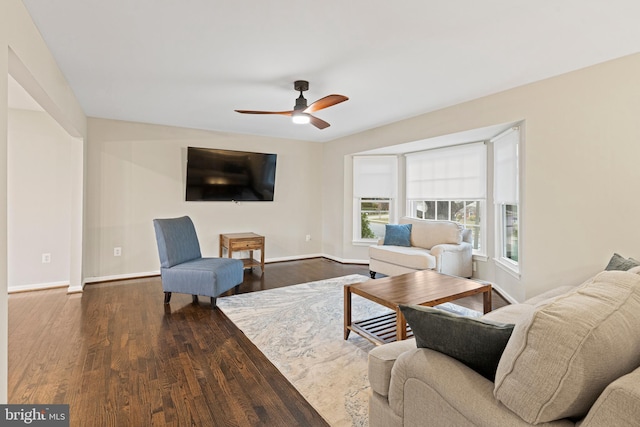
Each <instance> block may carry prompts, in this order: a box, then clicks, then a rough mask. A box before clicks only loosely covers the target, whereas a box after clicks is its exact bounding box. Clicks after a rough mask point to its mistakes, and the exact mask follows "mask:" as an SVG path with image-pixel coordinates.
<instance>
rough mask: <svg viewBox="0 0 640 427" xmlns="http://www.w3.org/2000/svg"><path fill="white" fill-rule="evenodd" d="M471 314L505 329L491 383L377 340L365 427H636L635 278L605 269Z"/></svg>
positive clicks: (639, 416)
mask: <svg viewBox="0 0 640 427" xmlns="http://www.w3.org/2000/svg"><path fill="white" fill-rule="evenodd" d="M481 319H483V320H486V321H493V322H501V323H509V324H514V325H515V327H514V328H513V332H512V334H511V336H510V338H509V339H508V343H507V344H506V347H505V348H504V352H503V353H502V354H501V356H498V357H499V362H498V364H497V370H496V373H495V379H494V381H491V380H490V379H487V378H485V377H484V376H482V375H480V374H479V373H478V372H476V371H474V370H473V369H471V368H470V367H468V366H467V365H465V364H463V363H461V362H459V361H458V360H456V359H454V358H452V357H449V356H447V355H446V354H444V353H441V352H438V351H435V350H432V349H429V348H416V342H417V340H415V339H410V340H405V341H399V342H393V343H390V344H385V345H382V346H380V347H377V348H375V349H373V350H372V351H371V352H370V353H369V382H370V383H371V389H372V393H371V396H370V401H369V425H370V426H371V427H378V426H379V427H392V426H491V427H502V426H504V427H513V426H530V425H539V426H543V425H544V426H579V427H609V426H639V425H640V356H639V355H640V275H638V274H634V273H631V272H624V271H605V272H603V273H600V274H598V275H597V276H595V277H594V278H592V279H590V280H588V281H587V282H585V283H584V284H583V285H581V286H579V287H562V288H558V289H554V290H552V291H549V292H546V293H544V294H542V295H539V296H538V297H535V298H532V299H530V300H528V301H526V302H524V303H520V304H513V305H509V306H505V307H502V308H500V309H497V310H495V311H492V312H490V313H488V314H486V315H484V316H483V317H482V318H481Z"/></svg>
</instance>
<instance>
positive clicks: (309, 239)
mask: <svg viewBox="0 0 640 427" xmlns="http://www.w3.org/2000/svg"><path fill="white" fill-rule="evenodd" d="M306 239H307V242H310V241H311V234H307V237H306Z"/></svg>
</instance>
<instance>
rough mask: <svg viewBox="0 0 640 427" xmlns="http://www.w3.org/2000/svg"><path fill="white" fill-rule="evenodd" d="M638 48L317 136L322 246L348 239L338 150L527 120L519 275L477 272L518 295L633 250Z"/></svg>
mask: <svg viewBox="0 0 640 427" xmlns="http://www.w3.org/2000/svg"><path fill="white" fill-rule="evenodd" d="M638 75H640V54H636V55H632V56H629V57H624V58H620V59H617V60H614V61H610V62H607V63H604V64H600V65H597V66H593V67H589V68H586V69H583V70H578V71H575V72H572V73H568V74H565V75H562V76H558V77H554V78H551V79H548V80H544V81H540V82H537V83H533V84H530V85H526V86H522V87H519V88H516V89H513V90H509V91H505V92H502V93H498V94H495V95H491V96H487V97H484V98H480V99H477V100H474V101H471V102H466V103H463V104H459V105H455V106H452V107H449V108H445V109H442V110H439V111H435V112H432V113H428V114H424V115H421V116H418V117H415V118H412V119H408V120H404V121H401V122H397V123H394V124H391V125H388V126H383V127H380V128H377V129H373V130H370V131H367V132H362V133H360V134H357V135H352V136H349V137H345V138H341V139H338V140H334V141H331V142H329V143H326V144H325V145H324V161H323V165H324V170H325V174H324V177H323V181H324V183H325V186H324V187H323V215H324V217H323V225H324V229H323V230H324V236H323V242H324V250H325V252H329V253H333V254H335V255H336V256H339V257H342V258H353V259H366V258H367V253H366V250H367V249H366V248H363V247H358V246H353V245H352V244H351V236H352V230H351V227H352V221H351V215H352V212H351V210H352V207H351V200H352V199H351V189H350V188H349V186H347V185H345V182H346V181H348V180H345V177H344V174H343V173H342V171H343V170H344V164H345V160H344V159H345V155H349V154H352V153H357V152H360V151H365V150H368V149H373V148H379V147H384V146H389V145H394V144H399V143H404V142H410V141H415V140H421V139H425V138H430V137H435V136H440V135H446V134H452V133H456V132H461V131H466V130H470V129H477V128H482V127H486V126H491V125H496V124H501V123H510V122H515V121H518V120H525V139H526V141H525V145H526V147H525V153H524V182H523V189H522V190H523V192H522V198H523V203H522V214H521V221H520V227H521V233H520V238H521V239H522V252H521V259H522V260H521V269H522V276H521V279H520V280H517V279H515V278H513V277H512V276H510V275H508V274H507V273H505V272H503V271H502V270H501V269H499V268H497V267H495V266H494V264H493V261H492V260H489V261H488V262H487V263H482V262H479V263H478V267H479V271H478V274H477V276H479V277H482V278H485V279H487V280H491V281H494V282H495V283H497V284H498V285H499V286H500V287H501V288H503V289H504V290H505V291H506V292H508V293H509V294H510V295H511V296H513V297H514V298H516V299H519V300H522V299H524V298H528V297H530V296H533V295H536V294H538V293H540V292H542V291H544V290H546V289H549V288H553V287H557V286H559V285H564V284H577V283H580V282H581V281H582V280H584V279H586V278H588V277H589V276H591V275H593V274H594V273H596V272H597V271H599V270H602V268H604V266H605V265H606V264H607V262H608V260H609V258H610V257H611V255H612V253H613V252H615V251H617V252H619V253H620V254H622V255H624V256H627V257H629V256H631V257H634V258H636V259H639V258H640V247H639V246H638V241H640V228H639V227H637V219H638V218H640V199H639V198H638V197H636V196H635V191H634V188H635V184H636V183H637V182H640V168H638V167H637V160H638V158H640V121H638V119H637V117H638V114H639V113H640V79H638Z"/></svg>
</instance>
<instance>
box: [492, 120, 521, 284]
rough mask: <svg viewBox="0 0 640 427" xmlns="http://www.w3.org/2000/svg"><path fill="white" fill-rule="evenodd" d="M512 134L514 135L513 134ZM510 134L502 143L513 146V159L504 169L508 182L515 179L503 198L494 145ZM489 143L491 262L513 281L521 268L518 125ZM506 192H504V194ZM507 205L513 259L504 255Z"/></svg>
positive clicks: (519, 136) (519, 142)
mask: <svg viewBox="0 0 640 427" xmlns="http://www.w3.org/2000/svg"><path fill="white" fill-rule="evenodd" d="M514 132H515V133H514ZM510 134H513V135H511V139H510V140H507V141H506V142H504V143H505V144H507V143H509V144H515V150H514V152H515V158H514V159H513V160H512V164H511V165H510V166H511V168H509V165H507V167H506V168H505V170H506V175H507V176H509V175H511V179H512V180H514V179H515V181H516V182H515V183H514V186H513V187H512V188H511V189H510V191H511V192H512V193H513V194H511V195H508V196H505V195H504V194H499V193H500V192H499V190H498V182H497V181H498V178H497V177H498V176H502V177H503V178H504V176H503V175H500V174H499V171H496V169H497V168H498V167H499V165H500V163H499V161H498V159H497V150H496V142H499V141H501V140H502V139H503V138H505V137H508V136H509V135H510ZM491 143H492V144H493V147H492V148H493V150H492V151H493V167H494V176H493V180H494V182H493V188H494V192H493V204H494V215H495V221H494V222H495V254H494V262H495V263H496V265H497V266H499V267H501V268H502V269H503V270H505V271H506V272H507V273H509V274H511V275H512V276H514V277H515V278H517V279H519V278H520V272H521V266H522V256H521V255H522V250H521V249H522V238H521V229H520V224H521V222H522V202H521V198H520V181H521V179H522V177H521V166H520V164H521V161H522V160H521V154H522V132H521V126H520V125H518V126H513V127H511V128H509V129H507V130H506V131H504V132H502V133H501V134H499V135H497V136H496V137H494V138H492V139H491ZM508 192H509V191H507V193H508ZM508 206H515V207H516V209H517V216H516V222H517V228H516V232H517V243H516V253H517V258H518V259H517V260H514V259H512V258H509V257H508V256H507V246H508V244H509V242H508V234H509V233H508V232H507V227H508V224H507V220H506V216H507V214H506V209H507V207H508Z"/></svg>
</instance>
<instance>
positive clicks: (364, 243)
mask: <svg viewBox="0 0 640 427" xmlns="http://www.w3.org/2000/svg"><path fill="white" fill-rule="evenodd" d="M351 244H352V245H353V246H373V245H377V244H378V240H377V239H376V240H352V241H351Z"/></svg>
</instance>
